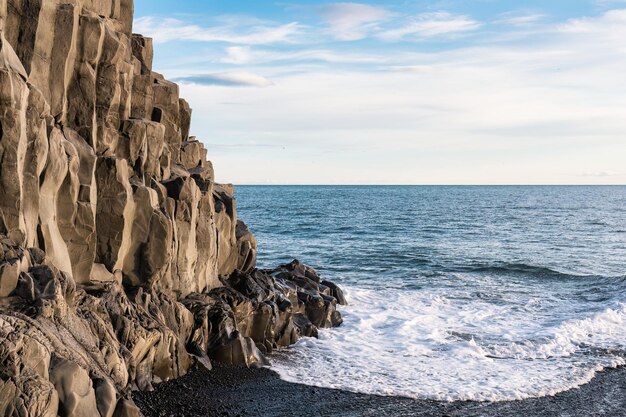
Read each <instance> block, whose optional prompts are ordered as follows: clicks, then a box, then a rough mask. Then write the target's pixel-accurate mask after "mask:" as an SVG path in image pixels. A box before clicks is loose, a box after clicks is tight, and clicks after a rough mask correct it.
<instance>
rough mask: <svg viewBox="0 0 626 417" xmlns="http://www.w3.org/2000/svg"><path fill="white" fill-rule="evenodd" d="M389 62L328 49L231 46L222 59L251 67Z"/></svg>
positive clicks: (228, 62) (383, 57)
mask: <svg viewBox="0 0 626 417" xmlns="http://www.w3.org/2000/svg"><path fill="white" fill-rule="evenodd" d="M387 60H388V58H387V57H385V56H382V55H373V54H370V55H367V54H359V53H338V52H334V51H332V50H326V49H303V50H298V51H271V50H265V49H258V50H257V49H253V48H251V47H249V46H231V47H228V48H226V55H225V56H224V57H222V58H221V59H220V62H222V63H224V64H234V65H250V64H265V63H276V62H285V61H289V62H296V61H320V62H327V63H352V64H372V63H383V62H386V61H387Z"/></svg>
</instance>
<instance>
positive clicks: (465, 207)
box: [235, 186, 626, 401]
mask: <svg viewBox="0 0 626 417" xmlns="http://www.w3.org/2000/svg"><path fill="white" fill-rule="evenodd" d="M235 194H236V198H237V206H238V216H239V217H240V218H242V219H243V220H244V221H246V223H247V224H248V225H249V226H250V228H251V230H252V232H253V233H254V234H255V236H256V238H257V241H258V245H259V266H260V267H274V266H276V265H278V264H282V263H287V262H289V261H291V260H293V259H299V260H301V261H303V262H305V263H306V264H308V265H310V266H312V267H313V268H315V269H316V270H317V271H318V272H319V273H320V274H321V276H322V277H323V278H325V279H329V280H332V281H335V282H336V283H337V284H339V285H340V286H341V287H342V288H343V289H344V291H345V293H346V296H347V298H348V302H349V306H346V307H342V308H341V309H340V311H341V313H342V315H343V318H344V323H343V325H342V326H341V327H339V328H335V329H330V330H322V331H321V333H320V337H319V338H318V339H311V338H304V339H302V340H300V341H299V342H298V343H297V344H296V345H294V346H292V347H290V348H287V349H284V350H281V351H280V352H279V353H277V354H275V355H273V356H272V358H271V360H272V363H273V369H274V370H275V371H277V372H278V373H279V375H280V377H281V378H282V379H284V380H286V381H289V382H294V383H299V384H306V385H311V386H319V387H326V388H336V389H342V390H347V391H352V392H359V393H366V394H378V395H386V396H403V397H410V398H419V399H437V400H446V401H454V400H476V401H507V400H515V399H523V398H530V397H541V396H547V395H553V394H556V393H558V392H561V391H565V390H569V389H572V388H575V387H578V386H580V385H582V384H585V383H587V382H589V381H590V380H591V379H592V378H593V377H594V375H596V373H597V372H599V371H602V370H603V369H606V368H612V367H618V366H621V365H624V364H626V186H238V187H236V191H235Z"/></svg>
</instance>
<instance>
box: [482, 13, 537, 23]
mask: <svg viewBox="0 0 626 417" xmlns="http://www.w3.org/2000/svg"><path fill="white" fill-rule="evenodd" d="M545 17H546V15H544V14H541V13H534V14H525V15H518V16H512V15H510V14H507V15H506V16H503V17H502V18H501V19H497V20H496V21H494V23H496V24H501V25H511V26H528V25H531V24H534V23H537V22H540V21H541V20H543V19H545Z"/></svg>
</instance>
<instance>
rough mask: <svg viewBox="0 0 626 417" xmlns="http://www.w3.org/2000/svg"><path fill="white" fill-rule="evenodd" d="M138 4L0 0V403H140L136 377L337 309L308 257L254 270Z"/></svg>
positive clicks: (274, 338) (249, 359)
mask: <svg viewBox="0 0 626 417" xmlns="http://www.w3.org/2000/svg"><path fill="white" fill-rule="evenodd" d="M132 21H133V2H132V0H71V1H65V0H45V1H18V0H7V1H1V0H0V415H1V416H12V417H18V416H19V417H30V416H32V417H35V416H36V417H54V416H57V415H60V416H64V417H65V416H67V417H98V416H100V417H111V416H119V417H131V416H138V415H139V414H140V413H139V410H138V409H137V408H136V407H135V406H134V405H133V403H132V400H131V391H133V390H151V389H153V387H154V386H155V385H156V384H158V383H161V382H163V381H167V380H170V379H175V378H178V377H181V376H183V375H185V374H186V373H187V372H188V371H189V370H190V369H192V368H193V367H196V366H201V367H203V368H207V369H208V368H210V367H211V358H213V359H214V360H221V361H225V362H228V363H234V364H243V365H247V366H263V365H265V364H267V360H266V358H265V354H266V353H267V352H271V351H272V350H273V349H275V348H276V347H279V346H286V345H289V344H291V343H294V342H295V341H297V340H298V338H300V337H302V336H313V335H315V334H316V331H317V327H326V326H332V325H337V324H339V323H340V319H339V314H338V313H337V311H336V310H335V307H336V304H337V300H339V302H342V300H341V295H340V292H338V290H336V289H333V287H331V286H330V285H323V284H320V282H321V281H320V279H319V277H318V276H317V274H316V273H315V272H314V271H313V270H312V269H311V268H308V267H306V266H304V265H302V264H300V263H298V262H294V263H292V264H290V265H291V266H290V267H285V268H283V269H281V270H280V271H278V270H277V271H259V270H256V269H255V267H256V257H257V243H256V239H255V238H254V235H253V234H252V233H251V231H250V230H249V229H248V227H247V226H246V225H245V224H244V223H243V222H242V221H241V219H239V218H238V217H237V210H236V201H235V198H234V188H233V186H232V185H224V184H217V183H215V179H214V172H213V166H212V164H211V162H210V161H208V160H207V159H206V157H207V151H206V149H205V148H204V145H203V144H202V142H200V141H198V140H197V139H196V138H194V137H193V136H190V135H189V133H190V132H189V128H190V123H191V114H192V111H191V109H190V107H189V105H188V103H187V102H186V101H185V100H184V99H182V98H180V97H179V88H178V86H177V85H176V84H175V83H172V82H170V81H168V80H166V79H165V78H164V77H163V76H162V75H161V74H158V73H156V72H154V71H153V70H152V61H153V59H152V54H153V44H152V40H151V39H148V38H145V37H143V36H141V35H137V34H133V33H132Z"/></svg>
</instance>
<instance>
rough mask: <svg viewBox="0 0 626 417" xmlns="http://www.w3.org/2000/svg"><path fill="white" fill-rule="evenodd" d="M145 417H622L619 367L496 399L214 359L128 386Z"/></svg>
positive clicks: (623, 380) (623, 386) (624, 384)
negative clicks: (289, 373)
mask: <svg viewBox="0 0 626 417" xmlns="http://www.w3.org/2000/svg"><path fill="white" fill-rule="evenodd" d="M133 399H134V401H135V403H136V404H137V405H138V406H139V407H140V409H141V411H142V412H143V413H144V416H145V417H161V416H168V417H211V416H233V417H234V416H264V417H271V416H276V417H279V416H308V415H311V416H312V415H315V416H354V417H356V416H385V415H389V416H439V417H461V416H463V417H465V416H494V417H495V416H497V417H500V416H511V417H513V416H520V415H523V416H524V417H533V416H536V417H550V416H555V417H556V416H559V417H566V416H567V417H587V416H610V417H620V416H626V367H619V368H613V369H607V370H604V371H601V372H598V373H597V374H596V376H595V377H594V378H593V379H592V380H591V381H590V382H589V383H587V384H585V385H582V386H580V387H578V388H575V389H572V390H569V391H564V392H562V393H559V394H557V395H555V396H548V397H540V398H530V399H524V400H516V401H503V402H497V403H489V402H474V401H454V402H445V401H438V400H416V399H411V398H404V397H383V396H376V395H369V394H358V393H353V392H348V391H341V390H335V389H329V388H318V387H313V386H307V385H299V384H294V383H290V382H286V381H283V380H282V379H280V377H279V376H278V374H277V373H276V372H274V371H272V370H271V368H260V369H248V368H241V367H233V366H227V365H221V364H215V366H214V369H213V370H211V371H207V370H200V369H198V370H194V371H192V372H190V373H189V374H187V375H185V376H184V377H182V378H179V379H176V380H172V381H168V382H165V383H163V384H160V385H158V386H156V387H155V390H154V391H152V392H136V393H134V395H133Z"/></svg>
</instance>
